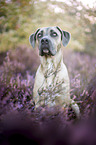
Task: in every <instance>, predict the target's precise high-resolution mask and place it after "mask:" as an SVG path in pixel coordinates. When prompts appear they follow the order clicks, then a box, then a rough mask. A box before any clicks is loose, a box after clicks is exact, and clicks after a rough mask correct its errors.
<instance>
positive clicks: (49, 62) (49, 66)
mask: <svg viewBox="0 0 96 145" xmlns="http://www.w3.org/2000/svg"><path fill="white" fill-rule="evenodd" d="M40 60H41V69H42V71H43V73H44V74H45V75H46V76H50V75H52V74H53V73H55V72H57V71H60V66H61V63H63V55H62V51H61V49H60V50H59V51H58V52H57V53H56V55H55V56H43V57H41V59H40Z"/></svg>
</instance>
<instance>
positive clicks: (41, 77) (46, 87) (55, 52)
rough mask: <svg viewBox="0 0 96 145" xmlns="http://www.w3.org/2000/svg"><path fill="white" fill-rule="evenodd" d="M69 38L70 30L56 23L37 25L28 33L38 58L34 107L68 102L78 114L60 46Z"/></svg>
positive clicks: (66, 42) (67, 41)
mask: <svg viewBox="0 0 96 145" xmlns="http://www.w3.org/2000/svg"><path fill="white" fill-rule="evenodd" d="M69 40H70V33H69V32H67V31H63V30H61V29H60V28H59V27H57V26H55V27H45V28H41V29H38V30H37V31H36V32H35V33H33V34H31V36H30V37H29V42H30V44H31V45H32V47H33V48H35V47H36V46H35V45H36V44H37V45H38V49H39V55H40V61H41V64H40V66H39V68H38V70H37V73H36V76H35V84H34V89H33V98H34V101H35V106H37V107H38V106H40V105H41V106H45V105H47V106H49V107H51V106H53V105H60V106H64V107H65V106H66V105H71V107H72V109H73V110H74V112H75V113H76V115H77V117H79V116H80V110H79V107H78V105H77V104H76V103H75V102H74V100H72V99H71V98H70V81H69V76H68V71H67V68H66V66H65V64H64V63H63V54H62V49H61V45H62V44H63V46H64V47H66V46H67V44H68V43H69ZM61 42H62V43H61Z"/></svg>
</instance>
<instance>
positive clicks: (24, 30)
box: [0, 0, 96, 54]
mask: <svg viewBox="0 0 96 145" xmlns="http://www.w3.org/2000/svg"><path fill="white" fill-rule="evenodd" d="M0 20H1V21H0V32H1V35H0V40H1V43H0V47H1V49H0V50H6V47H7V49H10V48H11V47H13V48H14V47H16V45H18V44H29V43H28V37H29V35H30V32H34V31H35V30H36V29H37V28H38V27H39V28H40V27H47V26H56V25H58V26H59V27H61V29H63V30H67V31H69V32H71V34H72V38H71V42H70V44H69V45H68V47H70V48H71V49H75V50H84V51H87V52H88V51H89V52H90V53H93V54H95V53H94V51H95V49H96V47H95V46H96V37H95V34H96V9H95V7H94V8H89V7H85V6H84V5H83V4H82V3H81V2H80V1H78V0H69V1H66V2H60V1H55V0H54V1H53V0H22V1H21V0H1V1H0ZM5 32H6V33H5ZM8 36H9V37H8ZM4 39H5V40H4ZM5 41H6V44H4V42H5Z"/></svg>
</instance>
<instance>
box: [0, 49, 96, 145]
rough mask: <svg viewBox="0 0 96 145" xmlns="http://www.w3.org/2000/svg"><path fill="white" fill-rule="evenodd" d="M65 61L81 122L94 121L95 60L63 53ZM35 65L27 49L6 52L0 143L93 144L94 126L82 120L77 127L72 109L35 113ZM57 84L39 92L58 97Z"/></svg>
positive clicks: (0, 80) (1, 71) (0, 74)
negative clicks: (89, 119)
mask: <svg viewBox="0 0 96 145" xmlns="http://www.w3.org/2000/svg"><path fill="white" fill-rule="evenodd" d="M69 58H70V61H69ZM64 62H65V64H66V65H67V67H68V71H69V76H70V81H71V90H70V94H71V98H73V99H74V100H75V101H76V102H77V103H78V105H79V107H80V112H81V120H86V119H88V118H94V114H95V112H96V58H94V57H91V56H88V55H86V54H80V53H76V52H71V51H69V52H67V51H64ZM38 65H39V60H38V58H37V54H35V53H34V52H33V50H31V49H28V48H26V47H20V48H18V49H16V50H11V51H9V52H8V53H7V55H6V57H5V58H4V61H3V64H2V63H1V65H0V128H2V123H3V124H4V126H5V127H4V128H2V129H1V138H0V141H1V142H0V143H2V144H4V143H5V141H6V140H7V141H9V143H10V144H12V143H13V144H14V140H15V141H17V142H18V141H20V143H21V144H22V143H23V142H24V143H25V142H26V144H29V140H30V141H31V144H32V143H34V144H46V143H47V144H49V145H50V144H53V145H57V144H60V142H61V145H63V144H68V145H70V144H71V145H72V143H73V144H76V145H77V144H79V145H80V144H89V145H90V142H91V144H92V143H96V137H94V134H95V135H96V131H95V132H94V130H92V129H90V128H94V127H95V124H94V120H91V121H89V122H88V121H85V124H83V123H82V121H81V122H80V123H79V122H78V124H77V125H76V124H75V122H77V121H78V120H76V116H75V114H74V112H73V110H72V109H71V108H68V109H66V108H65V109H62V108H61V107H60V106H57V107H56V106H55V107H51V108H47V106H45V107H44V108H42V107H38V108H37V109H36V110H34V105H35V103H34V101H33V85H34V74H35V72H36V69H37V67H38ZM59 85H61V84H59ZM59 85H58V84H57V87H56V88H55V87H52V86H50V88H48V89H47V90H45V91H44V90H39V91H41V93H42V95H45V98H46V96H47V99H48V98H49V97H50V96H51V93H52V94H56V93H57V94H58V89H59V88H60V87H59ZM46 91H47V92H46ZM61 91H62V90H61ZM39 93H40V92H39ZM45 101H46V99H45ZM18 112H19V113H18ZM14 120H15V121H14ZM7 126H9V127H7ZM30 133H31V134H30ZM82 134H83V136H82ZM90 135H91V136H93V138H92V137H91V136H90ZM2 136H4V138H2ZM89 136H90V137H89ZM7 141H6V142H7ZM92 141H93V142H92ZM17 142H16V143H17ZM58 142H59V143H58ZM2 144H1V145H2ZM92 145H93V144H92Z"/></svg>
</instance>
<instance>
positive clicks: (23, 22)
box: [0, 0, 96, 115]
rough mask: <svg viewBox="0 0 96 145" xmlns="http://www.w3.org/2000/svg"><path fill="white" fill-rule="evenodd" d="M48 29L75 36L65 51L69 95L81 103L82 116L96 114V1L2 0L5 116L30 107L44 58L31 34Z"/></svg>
mask: <svg viewBox="0 0 96 145" xmlns="http://www.w3.org/2000/svg"><path fill="white" fill-rule="evenodd" d="M49 26H59V27H60V28H61V29H62V30H66V31H68V32H70V33H71V41H70V43H69V44H68V46H67V47H66V48H63V55H64V63H65V64H66V66H67V68H68V72H69V77H70V84H71V90H70V93H71V97H72V98H73V99H75V100H76V101H77V102H78V101H79V102H78V104H79V107H80V109H81V110H80V111H81V112H83V115H84V114H86V112H87V113H89V112H90V108H91V110H92V106H91V105H92V101H93V100H92V98H91V96H92V94H93V93H94V92H95V93H96V0H0V100H1V103H0V105H1V106H0V109H1V108H2V109H1V110H2V111H1V110H0V111H1V112H0V113H1V114H3V113H4V111H5V112H6V110H8V109H5V108H7V107H8V105H9V108H11V109H13V108H14V109H15V110H16V109H17V110H18V109H19V110H20V109H24V108H31V109H32V107H29V106H30V105H29V104H30V103H29V102H30V101H31V99H32V97H33V95H32V93H33V85H34V77H35V73H36V70H37V68H38V66H39V64H40V60H39V56H38V51H37V48H36V49H34V50H33V49H32V47H31V45H30V44H29V36H30V35H31V34H32V33H34V32H35V31H36V30H37V29H38V28H41V27H49ZM93 98H94V97H93ZM86 100H87V101H86ZM80 101H81V102H80ZM93 102H94V101H93ZM93 104H94V103H93ZM31 105H32V103H31ZM90 106H91V107H90ZM88 108H89V112H88Z"/></svg>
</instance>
